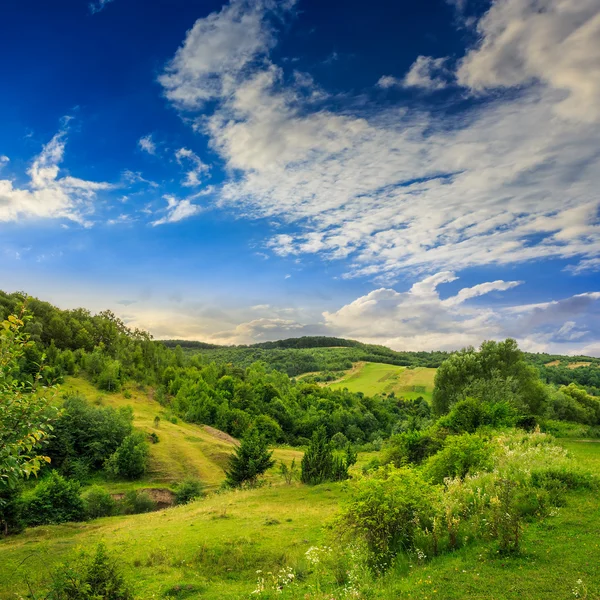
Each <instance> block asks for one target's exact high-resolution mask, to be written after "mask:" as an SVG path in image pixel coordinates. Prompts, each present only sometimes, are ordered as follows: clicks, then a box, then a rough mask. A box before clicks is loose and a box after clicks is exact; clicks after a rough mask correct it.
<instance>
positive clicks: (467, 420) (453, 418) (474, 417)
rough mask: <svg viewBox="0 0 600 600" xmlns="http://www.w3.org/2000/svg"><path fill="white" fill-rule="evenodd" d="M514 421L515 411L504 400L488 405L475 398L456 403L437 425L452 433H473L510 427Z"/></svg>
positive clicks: (515, 417) (515, 418)
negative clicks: (485, 429)
mask: <svg viewBox="0 0 600 600" xmlns="http://www.w3.org/2000/svg"><path fill="white" fill-rule="evenodd" d="M516 420H517V413H516V410H515V408H514V406H513V405H512V404H510V403H509V402H507V401H506V400H499V401H497V402H494V403H492V404H490V403H488V402H485V401H482V400H478V399H476V398H465V399H464V400H459V401H458V402H456V403H455V404H454V405H453V406H452V408H451V410H450V412H449V413H448V414H447V415H444V416H443V417H442V418H441V419H439V421H438V425H439V426H440V427H443V428H446V429H449V430H450V431H452V432H454V433H473V432H475V431H477V430H478V429H480V428H481V427H490V428H493V429H499V428H503V427H511V426H514V425H515V423H516Z"/></svg>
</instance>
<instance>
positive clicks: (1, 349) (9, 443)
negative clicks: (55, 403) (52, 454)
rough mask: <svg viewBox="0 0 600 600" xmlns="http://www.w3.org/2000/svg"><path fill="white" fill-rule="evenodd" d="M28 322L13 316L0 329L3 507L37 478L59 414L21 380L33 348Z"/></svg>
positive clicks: (36, 389) (35, 383)
mask: <svg viewBox="0 0 600 600" xmlns="http://www.w3.org/2000/svg"><path fill="white" fill-rule="evenodd" d="M23 326H24V322H23V320H21V319H20V318H18V317H16V316H9V317H8V319H7V320H5V321H3V322H2V324H1V326H0V503H2V494H1V492H3V491H6V490H7V489H12V488H14V487H15V486H16V485H17V484H18V482H19V481H20V480H21V479H23V478H26V477H29V476H30V475H32V474H37V472H38V471H39V470H40V467H41V466H42V464H43V463H44V462H50V459H49V458H48V457H47V456H44V455H43V454H41V453H40V452H39V450H40V447H41V445H42V444H43V443H44V442H45V441H46V440H47V439H48V436H49V435H50V434H51V432H52V425H51V424H52V422H53V420H54V419H55V418H56V416H57V410H56V409H55V408H53V407H51V406H49V402H48V399H47V397H46V396H45V395H44V394H43V393H42V390H40V389H39V388H38V386H37V383H38V382H39V373H38V375H37V377H36V380H35V381H34V384H33V385H28V384H25V383H23V382H22V381H20V380H19V360H20V359H21V357H22V356H23V354H24V352H25V350H26V348H27V347H29V346H31V345H32V344H33V342H30V341H29V339H28V336H27V335H26V334H24V333H23Z"/></svg>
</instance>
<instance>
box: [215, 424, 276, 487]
mask: <svg viewBox="0 0 600 600" xmlns="http://www.w3.org/2000/svg"><path fill="white" fill-rule="evenodd" d="M272 456H273V453H272V452H269V448H268V445H267V441H266V439H265V438H264V437H263V436H262V435H261V434H260V433H259V432H258V430H257V429H251V430H250V433H249V434H248V435H246V437H244V438H243V439H242V442H241V444H240V445H239V446H238V447H237V448H236V449H235V452H234V453H233V454H232V455H231V456H230V458H229V468H228V469H227V471H226V472H225V483H226V484H227V485H228V486H230V487H240V486H242V485H248V486H253V485H256V483H257V480H258V478H259V477H260V476H261V475H263V473H265V471H267V470H268V469H270V468H271V467H272V466H273V465H274V464H275V461H274V460H273V458H272Z"/></svg>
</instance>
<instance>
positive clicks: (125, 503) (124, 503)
mask: <svg viewBox="0 0 600 600" xmlns="http://www.w3.org/2000/svg"><path fill="white" fill-rule="evenodd" d="M118 509H119V511H120V512H121V513H123V514H125V515H137V514H140V513H147V512H152V511H154V510H156V502H154V500H152V498H150V496H149V495H148V494H147V493H146V492H141V491H139V490H129V491H128V492H126V493H125V498H123V500H121V501H120V502H119V505H118Z"/></svg>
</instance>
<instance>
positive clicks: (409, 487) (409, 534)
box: [337, 465, 440, 567]
mask: <svg viewBox="0 0 600 600" xmlns="http://www.w3.org/2000/svg"><path fill="white" fill-rule="evenodd" d="M349 490H350V497H349V500H348V501H347V502H346V504H345V506H344V507H343V508H342V513H341V515H340V517H339V518H338V521H337V529H338V531H339V533H340V535H341V536H342V537H345V538H348V537H349V538H357V539H358V540H359V541H360V542H363V543H364V544H365V546H366V548H367V550H368V552H369V555H370V559H369V562H370V563H371V565H372V566H375V567H377V566H380V567H386V566H389V564H390V562H391V560H392V559H393V557H394V556H395V555H396V554H397V553H398V552H400V551H409V550H412V549H413V543H414V540H415V536H416V534H417V532H418V531H419V530H425V529H431V528H432V527H433V520H434V517H435V514H436V510H437V506H438V504H439V498H440V491H439V489H438V488H437V487H436V486H433V485H431V484H430V483H428V482H427V481H425V480H424V479H423V478H422V477H421V475H420V474H419V473H418V472H416V471H415V470H414V469H411V468H408V467H404V468H401V469H396V468H394V467H392V466H390V465H388V466H386V467H381V468H379V469H377V470H376V471H373V472H372V473H371V474H369V475H367V476H365V477H361V478H359V479H357V480H353V481H352V482H351V483H350V485H349Z"/></svg>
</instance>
